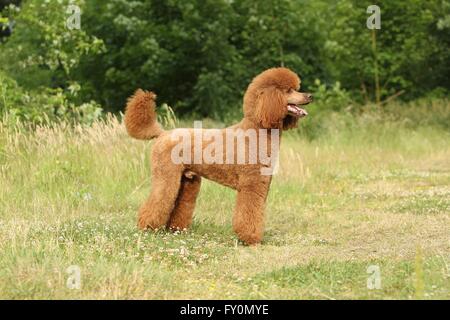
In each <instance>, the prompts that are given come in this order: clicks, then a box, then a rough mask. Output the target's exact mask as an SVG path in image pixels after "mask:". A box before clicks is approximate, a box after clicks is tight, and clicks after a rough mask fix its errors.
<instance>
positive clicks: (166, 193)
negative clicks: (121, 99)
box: [124, 67, 312, 245]
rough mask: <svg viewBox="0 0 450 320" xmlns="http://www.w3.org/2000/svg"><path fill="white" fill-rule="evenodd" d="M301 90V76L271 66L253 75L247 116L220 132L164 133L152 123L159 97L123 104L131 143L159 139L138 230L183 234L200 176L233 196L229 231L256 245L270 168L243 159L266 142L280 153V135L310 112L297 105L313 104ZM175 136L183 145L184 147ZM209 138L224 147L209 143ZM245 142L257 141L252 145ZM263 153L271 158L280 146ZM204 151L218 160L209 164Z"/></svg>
mask: <svg viewBox="0 0 450 320" xmlns="http://www.w3.org/2000/svg"><path fill="white" fill-rule="evenodd" d="M299 89H300V78H299V77H298V76H297V75H296V74H295V73H294V72H293V71H291V70H289V69H287V68H281V67H280V68H271V69H268V70H266V71H264V72H262V73H261V74H259V75H257V76H256V77H255V78H254V79H253V80H252V82H251V83H250V85H249V86H248V88H247V91H246V92H245V95H244V101H243V111H244V117H243V119H242V120H241V121H240V122H239V123H237V124H235V125H233V126H231V127H228V128H225V129H198V128H189V129H174V130H170V131H165V130H163V129H162V128H161V126H160V125H159V123H158V122H157V115H156V111H155V106H156V104H155V101H156V95H155V94H154V93H153V92H148V91H143V90H141V89H138V90H137V91H136V92H135V94H134V95H133V96H132V97H130V98H129V99H128V103H127V106H126V111H125V120H124V121H125V126H126V129H127V132H128V134H129V135H130V136H131V137H133V138H136V139H142V140H150V139H154V138H155V139H156V140H155V142H154V145H153V148H152V157H151V159H152V161H151V162H152V163H151V170H152V175H153V182H152V190H151V193H150V196H149V197H148V199H147V200H146V201H145V203H144V204H143V205H142V206H141V207H140V209H139V216H138V227H139V228H140V229H143V230H145V229H153V230H157V229H160V228H169V229H172V230H185V229H187V228H188V227H189V226H190V225H191V222H192V217H193V213H194V208H195V202H196V198H197V195H198V193H199V191H200V184H201V179H202V178H206V179H210V180H212V181H215V182H217V183H220V184H222V185H224V186H228V187H230V188H233V189H234V190H236V191H237V199H236V206H235V209H234V215H233V229H234V231H235V233H236V234H237V236H238V238H239V239H240V240H241V241H243V242H244V243H245V244H247V245H253V244H258V243H260V242H261V240H262V237H263V229H264V207H265V203H266V199H267V194H268V191H269V187H270V183H271V180H272V173H273V171H269V173H268V174H267V173H266V174H263V169H264V168H267V167H268V166H269V165H268V163H267V161H265V163H263V161H262V160H261V161H256V162H255V161H253V162H251V161H246V160H249V159H250V158H251V156H252V155H253V154H255V152H256V153H258V152H260V151H261V150H259V149H262V147H261V146H262V145H263V143H265V145H266V146H268V145H271V146H272V147H273V146H275V149H276V148H278V147H279V144H280V136H281V132H282V131H283V130H287V129H291V128H294V127H296V126H297V122H298V120H299V119H300V118H302V117H304V116H306V115H307V114H308V113H307V112H306V110H305V109H303V108H302V107H300V106H303V105H306V104H308V103H310V102H311V101H312V95H311V94H309V93H302V92H299V91H298V90H299ZM229 132H231V133H236V134H235V135H234V136H232V138H231V139H230V138H229V136H227V137H226V135H229ZM248 132H253V134H248ZM237 133H240V134H241V136H239V134H237ZM242 134H243V137H244V138H243V139H242ZM174 136H176V137H177V138H178V139H175V138H174ZM180 137H182V138H183V141H184V142H183V144H182V148H180V144H181V142H180ZM186 137H187V138H186ZM214 138H215V139H216V140H217V141H215V142H220V143H221V144H220V143H214ZM250 138H254V140H255V139H256V140H255V141H256V143H252V142H251V141H250V140H251V139H250ZM226 139H228V140H226ZM219 140H220V141H219ZM225 140H226V141H227V144H226V145H225V146H224V145H223V143H222V142H223V141H225ZM228 142H232V143H231V144H228ZM239 142H241V143H239ZM199 143H200V147H199ZM230 145H231V147H230ZM175 149H176V151H177V152H174V151H175ZM264 149H267V153H268V155H269V156H273V158H276V155H277V152H276V150H277V149H276V150H273V148H272V149H270V150H269V148H268V147H267V148H264ZM206 151H209V153H210V156H211V157H212V158H213V160H216V161H211V159H209V161H207V160H208V159H206V153H207V152H206ZM202 152H204V154H202ZM239 152H241V153H242V154H243V156H244V159H243V158H242V157H241V158H240V156H241V155H240V154H239ZM174 154H175V155H178V156H179V157H182V161H179V157H178V158H177V159H175V158H176V157H175V158H174ZM199 154H200V156H199V157H198V155H199ZM211 157H210V158H211ZM225 159H226V160H227V161H224V160H225ZM175 160H176V161H175ZM199 160H200V161H199ZM230 160H231V161H230ZM242 160H244V161H242ZM272 160H273V159H272Z"/></svg>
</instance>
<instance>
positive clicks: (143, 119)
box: [125, 89, 163, 140]
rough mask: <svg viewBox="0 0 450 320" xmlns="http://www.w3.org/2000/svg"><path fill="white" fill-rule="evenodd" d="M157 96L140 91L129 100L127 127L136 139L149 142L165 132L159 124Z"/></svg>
mask: <svg viewBox="0 0 450 320" xmlns="http://www.w3.org/2000/svg"><path fill="white" fill-rule="evenodd" d="M155 100H156V94H154V93H153V92H151V91H144V90H141V89H138V90H137V91H136V92H135V93H134V95H133V96H131V97H130V98H129V99H128V103H127V108H126V110H125V127H126V128H127V131H128V134H129V135H130V136H132V137H133V138H136V139H141V140H149V139H152V138H155V137H157V136H159V135H160V134H161V133H162V132H163V130H162V128H161V126H160V125H159V123H158V122H157V115H156V111H155V107H156V103H155Z"/></svg>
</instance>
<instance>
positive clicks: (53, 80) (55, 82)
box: [0, 0, 104, 123]
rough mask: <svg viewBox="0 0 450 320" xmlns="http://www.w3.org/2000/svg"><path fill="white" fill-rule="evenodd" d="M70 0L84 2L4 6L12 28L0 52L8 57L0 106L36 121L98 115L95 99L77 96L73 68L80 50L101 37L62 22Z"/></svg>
mask: <svg viewBox="0 0 450 320" xmlns="http://www.w3.org/2000/svg"><path fill="white" fill-rule="evenodd" d="M69 3H75V4H78V5H80V6H83V1H68V0H64V1H62V0H59V1H25V2H24V3H23V5H22V6H21V7H20V8H19V7H17V6H14V5H10V6H8V7H7V8H6V9H5V10H4V12H3V14H4V15H5V16H7V17H8V19H10V20H14V21H15V25H16V28H15V29H14V33H13V36H12V37H11V38H10V39H9V40H8V41H7V42H6V43H5V44H4V45H3V46H2V51H1V52H0V58H1V59H2V61H6V62H7V63H5V64H2V68H3V69H4V72H3V73H0V90H1V91H0V92H1V93H2V98H3V103H2V106H1V108H0V111H1V110H3V112H7V113H8V114H9V115H10V116H14V117H19V118H22V119H26V120H29V121H31V122H36V123H42V122H48V121H53V120H56V119H68V120H71V121H74V122H81V123H91V122H92V121H93V120H95V119H96V118H98V117H99V116H100V114H101V108H100V106H99V105H98V104H97V103H96V102H95V101H93V100H91V101H89V102H85V101H86V100H85V99H84V97H79V96H78V93H79V91H80V90H81V88H80V84H79V83H77V82H76V81H74V80H72V73H73V70H74V69H75V68H76V67H77V66H78V64H79V62H80V59H81V58H82V57H83V56H86V55H95V54H98V53H100V52H102V51H103V50H104V46H103V41H102V40H100V39H97V38H95V37H92V36H89V35H88V34H87V33H86V32H84V31H82V30H69V29H68V28H67V26H66V20H67V16H68V15H67V12H66V11H67V6H68V5H69ZM13 79H14V80H13Z"/></svg>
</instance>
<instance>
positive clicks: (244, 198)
mask: <svg viewBox="0 0 450 320" xmlns="http://www.w3.org/2000/svg"><path fill="white" fill-rule="evenodd" d="M255 189H256V190H255ZM268 189H269V188H268V186H265V185H257V187H256V188H251V187H247V188H244V189H241V190H240V191H239V192H238V194H237V201H236V208H235V212H234V216H233V229H234V232H236V234H237V236H238V237H239V239H240V240H242V241H243V242H245V243H246V244H248V245H252V244H257V243H260V242H261V240H262V237H263V232H264V208H265V202H266V196H267V191H268Z"/></svg>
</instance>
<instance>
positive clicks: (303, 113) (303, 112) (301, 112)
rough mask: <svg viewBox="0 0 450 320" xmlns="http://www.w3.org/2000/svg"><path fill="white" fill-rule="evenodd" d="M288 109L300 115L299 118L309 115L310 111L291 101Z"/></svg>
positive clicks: (291, 112) (297, 115) (289, 111)
mask: <svg viewBox="0 0 450 320" xmlns="http://www.w3.org/2000/svg"><path fill="white" fill-rule="evenodd" d="M287 109H288V113H289V114H291V115H293V116H296V117H299V118H303V117H306V116H307V115H308V112H306V110H305V109H302V108H299V107H297V105H295V104H292V103H289V104H288V105H287Z"/></svg>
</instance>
